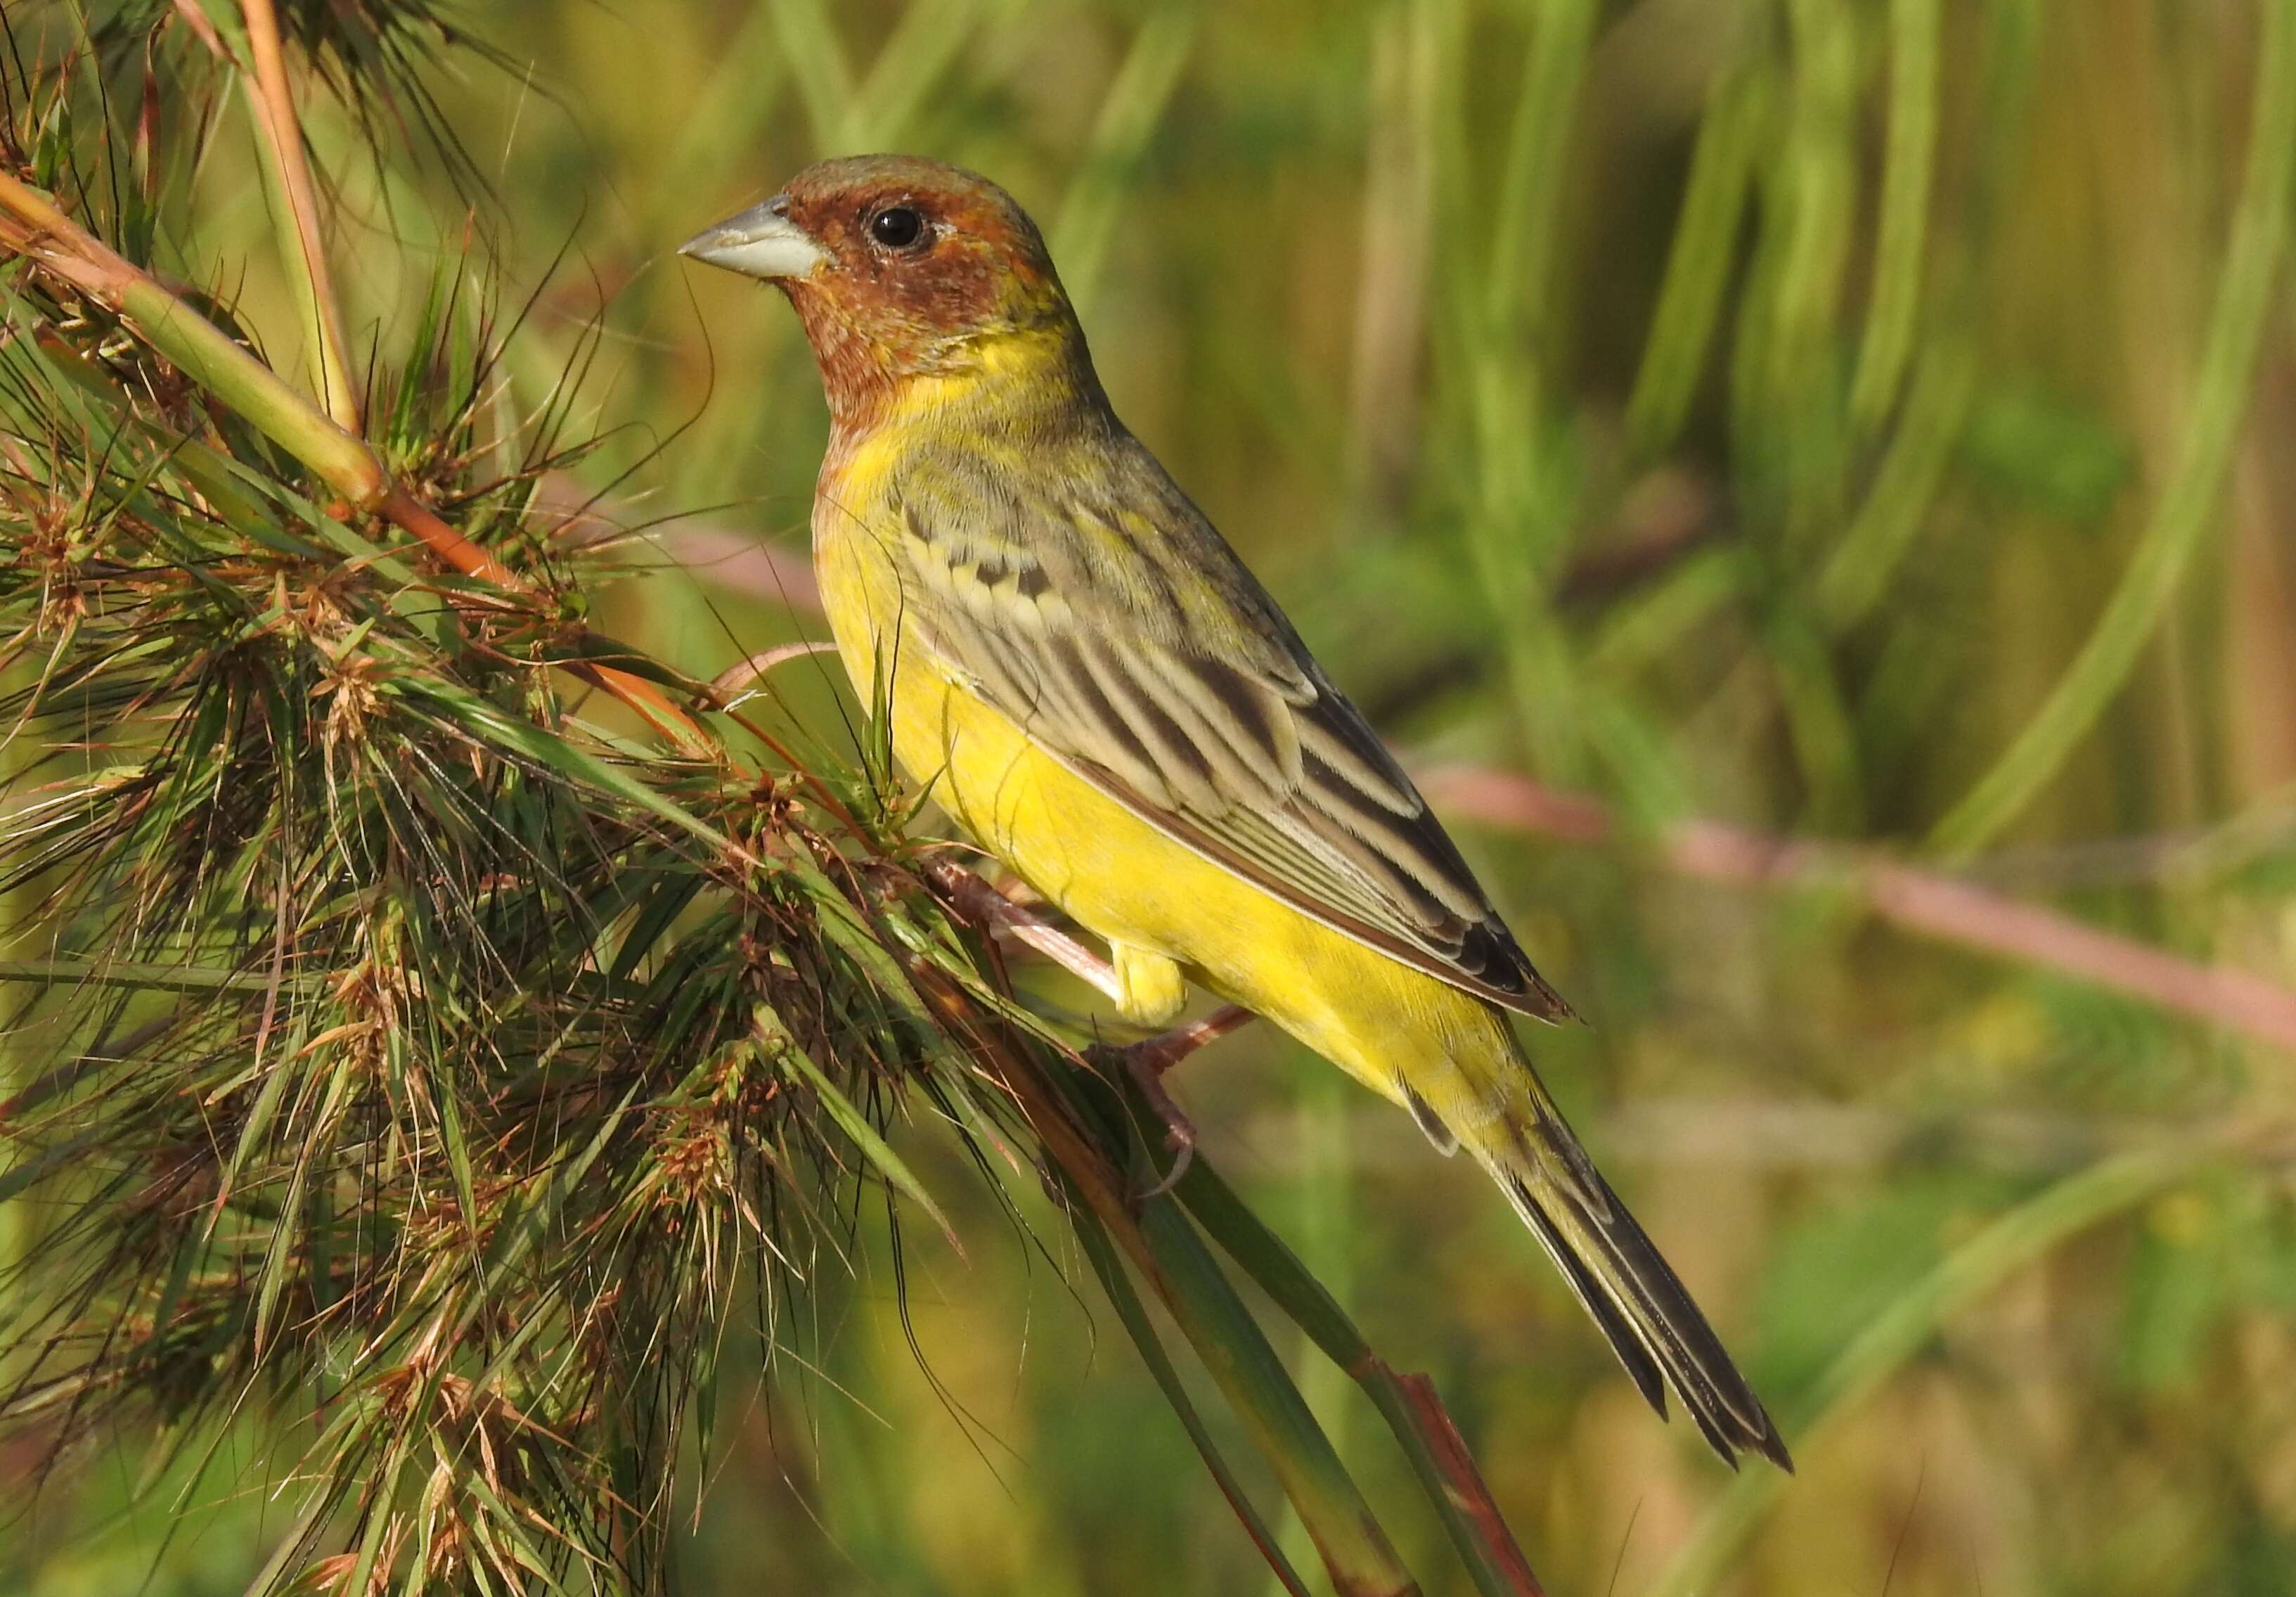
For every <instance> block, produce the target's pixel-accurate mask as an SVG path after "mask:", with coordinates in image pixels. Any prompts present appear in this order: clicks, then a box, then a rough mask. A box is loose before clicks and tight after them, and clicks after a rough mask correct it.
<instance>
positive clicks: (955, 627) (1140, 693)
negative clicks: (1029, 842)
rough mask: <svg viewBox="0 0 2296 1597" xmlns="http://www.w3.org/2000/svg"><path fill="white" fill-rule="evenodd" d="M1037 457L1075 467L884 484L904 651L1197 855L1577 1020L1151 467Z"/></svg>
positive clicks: (1361, 932) (928, 470)
mask: <svg viewBox="0 0 2296 1597" xmlns="http://www.w3.org/2000/svg"><path fill="white" fill-rule="evenodd" d="M1039 464H1040V465H1054V464H1057V465H1065V466H1066V467H1067V468H1068V469H1050V470H1034V471H1029V472H1026V473H1015V472H1010V471H1006V472H1001V473H992V472H990V471H988V469H986V468H985V467H982V466H980V465H976V464H975V463H973V462H971V461H962V462H948V461H931V462H919V463H914V464H913V465H912V466H911V467H910V468H908V469H906V470H904V471H903V472H902V473H900V474H899V476H898V479H897V482H896V484H895V498H896V500H897V502H898V506H899V511H900V516H901V534H900V536H899V538H898V548H899V555H898V559H899V561H900V563H901V564H903V565H904V567H905V568H906V576H907V578H908V580H906V581H905V583H904V585H903V586H904V588H905V589H906V600H905V602H906V605H907V607H908V608H907V614H906V621H907V622H908V624H909V629H910V631H911V633H912V635H913V637H914V640H915V641H916V643H918V644H919V645H921V646H923V647H924V648H925V649H926V651H927V652H928V653H930V654H932V655H933V656H934V657H935V658H936V660H937V661H938V662H939V663H941V664H942V665H943V666H944V667H946V668H947V669H949V670H952V671H955V673H957V674H958V675H959V676H961V677H962V678H963V679H965V680H966V681H967V682H968V683H970V684H971V685H972V687H974V688H975V689H976V690H977V691H978V692H979V693H980V696H982V697H983V698H984V699H986V700H987V701H988V703H989V704H992V705H993V706H995V707H996V709H997V710H998V711H1000V712H1002V713H1004V714H1005V715H1006V716H1007V717H1009V718H1010V719H1011V720H1013V721H1014V722H1015V723H1016V724H1017V725H1019V726H1020V727H1021V729H1022V730H1024V731H1025V732H1026V733H1027V734H1028V736H1029V737H1030V739H1031V740H1032V741H1034V742H1035V743H1037V745H1038V746H1040V747H1042V748H1044V749H1046V751H1048V752H1049V753H1052V754H1054V756H1055V757H1056V758H1058V759H1060V760H1061V761H1062V762H1063V763H1065V764H1066V765H1068V766H1069V767H1070V769H1071V770H1074V771H1076V772H1077V773H1078V775H1080V776H1082V777H1084V778H1086V779H1087V780H1088V781H1090V782H1092V783H1093V784H1094V785H1095V786H1098V787H1099V788H1101V789H1102V790H1103V791H1104V792H1106V793H1107V794H1110V795H1111V796H1112V797H1114V798H1115V799H1117V800H1118V801H1119V803H1123V804H1124V805H1125V806H1126V807H1127V808H1128V809H1129V810H1131V811H1133V812H1134V813H1135V814H1136V815H1138V816H1140V817H1141V818H1142V819H1145V820H1147V821H1148V822H1150V823H1151V824H1152V825H1153V826H1155V827H1158V828H1159V829H1160V830H1161V831H1163V832H1164V833H1165V834H1167V835H1168V836H1171V837H1172V838H1174V839H1175V840H1177V842H1179V843H1182V844H1185V845H1186V846H1187V847H1188V848H1190V849H1192V850H1193V851H1194V852H1197V853H1199V854H1201V856H1203V857H1204V858H1205V859H1207V860H1211V861H1213V862H1214V863H1216V864H1218V865H1221V866H1224V867H1226V868H1227V869H1229V870H1232V871H1234V873H1235V874H1236V875H1237V876H1239V877H1242V878H1244V879H1245V880H1247V881H1249V882H1251V883H1252V884H1254V885H1257V886H1259V887H1261V888H1263V889H1265V890H1266V891H1267V892H1268V893H1273V894H1275V896H1276V897H1278V898H1281V899H1283V901H1286V902H1288V903H1290V904H1292V906H1293V907H1295V908H1297V909H1299V910H1301V911H1302V912H1304V913H1306V914H1308V915H1310V916H1313V917H1314V918H1316V919H1317V920H1319V921H1322V922H1323V923H1324V924H1325V925H1326V926H1331V927H1333V929H1334V930H1337V931H1340V932H1341V933H1344V934H1347V935H1349V936H1350V937H1353V938H1355V939H1357V941H1358V942H1361V943H1366V944H1368V945H1370V946H1371V947H1374V948H1376V949H1379V950H1381V951H1383V952H1385V953H1388V954H1390V955H1391V956H1393V957H1394V958H1396V959H1399V960H1401V961H1403V962H1404V963H1405V964H1407V965H1410V966H1413V967H1416V968H1418V969H1421V970H1423V971H1425V972H1427V973H1428V974H1429V975H1434V976H1437V977H1439V978H1440V979H1441V980H1443V981H1446V982H1448V983H1450V984H1452V985H1454V986H1456V987H1459V988H1462V989H1464V991H1466V992H1472V993H1474V994H1476V995H1477V996H1478V997H1480V998H1484V999H1488V1000H1490V1001H1491V1002H1493V1003H1497V1004H1500V1005H1502V1006H1504V1007H1505V1008H1511V1009H1515V1010H1519V1011H1521V1013H1523V1014H1526V1015H1533V1016H1537V1017H1541V1018H1544V1019H1559V1018H1562V1017H1565V1016H1568V1015H1569V1014H1570V1007H1569V1006H1568V1005H1566V1004H1565V1003H1564V1002H1563V1001H1562V999H1561V998H1560V997H1559V996H1558V995H1557V994H1556V993H1555V992H1554V990H1553V989H1552V988H1550V987H1549V986H1548V985H1547V984H1546V982H1545V981H1544V980H1542V979H1541V978H1540V976H1539V975H1538V972H1537V971H1536V970H1534V969H1533V968H1532V967H1531V964H1530V961H1529V959H1528V958H1527V957H1525V955H1524V954H1523V951H1522V950H1521V947H1520V946H1519V945H1518V944H1517V943H1516V942H1515V940H1514V937H1513V934H1512V933H1510V932H1509V931H1508V930H1507V928H1506V926H1505V924H1504V923H1503V922H1502V921H1501V920H1500V919H1499V917H1498V914H1497V910H1494V909H1493V908H1492V906H1491V903H1490V901H1489V899H1488V898H1487V897H1486V896H1485V895H1484V893H1483V891H1482V889H1481V887H1480V885H1478V884H1477V883H1476V881H1475V879H1474V877H1473V875H1472V872H1470V871H1469V870H1468V868H1467V864H1466V861H1465V860H1463V859H1461V858H1460V856H1459V851H1458V849H1457V848H1456V846H1455V845H1454V844H1452V842H1451V840H1450V838H1449V837H1447V836H1445V834H1444V831H1443V828H1442V827H1441V826H1440V825H1439V823H1438V822H1437V821H1436V819H1435V818H1434V816H1433V815H1432V814H1431V812H1430V811H1429V810H1428V807H1427V802H1426V801H1425V800H1424V799H1423V798H1422V797H1421V796H1420V794H1419V792H1418V789H1417V788H1415V786H1413V785H1412V782H1411V778H1409V777H1407V776H1406V775H1405V774H1404V772H1403V770H1402V769H1401V768H1400V767H1399V766H1398V765H1397V764H1396V762H1395V761H1394V759H1393V758H1392V757H1391V756H1390V754H1389V753H1388V752H1387V750H1386V748H1385V747H1384V746H1382V744H1381V743H1380V740H1379V737H1378V736H1377V734H1375V733H1374V732H1373V730H1372V729H1371V727H1370V725H1369V723H1367V722H1366V721H1365V720H1364V718H1363V715H1362V713H1361V712H1358V711H1357V709H1356V707H1355V706H1354V705H1353V704H1349V702H1348V700H1347V698H1346V697H1345V696H1343V695H1341V693H1340V691H1339V690H1338V689H1337V688H1336V687H1333V685H1332V683H1331V681H1330V680H1329V679H1327V678H1326V677H1325V676H1324V672H1323V671H1322V669H1321V668H1320V667H1319V666H1318V665H1316V662H1315V661H1314V659H1313V658H1312V657H1310V656H1309V654H1308V652H1307V649H1306V646H1304V645H1303V644H1301V643H1300V639H1299V637H1298V635H1297V634H1296V633H1294V632H1293V631H1292V627H1291V624H1290V623H1289V622H1287V621H1286V620H1285V619H1284V617H1283V613H1282V612H1281V611H1280V610H1278V609H1277V608H1276V606H1275V601H1274V600H1273V599H1272V598H1270V597H1268V595H1267V592H1266V590H1265V589H1262V588H1261V587H1260V586H1259V583H1258V582H1257V581H1256V580H1254V579H1253V578H1252V576H1251V573H1250V572H1248V571H1246V570H1245V569H1244V566H1243V564H1242V561H1240V560H1238V559H1237V558H1236V556H1235V554H1234V551H1233V550H1231V549H1230V548H1229V547H1227V544H1226V541H1225V540H1223V539H1221V537H1220V536H1219V534H1218V531H1215V530H1214V529H1213V528H1212V526H1211V524H1210V523H1209V522H1208V521H1206V520H1205V518H1204V516H1203V514H1202V513H1201V511H1199V510H1197V508H1196V507H1195V506H1194V505H1193V504H1192V503H1190V502H1189V500H1188V499H1187V498H1186V496H1185V495H1184V494H1183V493H1181V491H1180V490H1178V489H1177V487H1175V486H1174V485H1173V484H1172V482H1171V480H1170V479H1169V477H1168V476H1166V475H1165V473H1164V472H1163V469H1162V467H1161V466H1160V465H1157V463H1156V462H1155V460H1154V458H1153V457H1151V456H1150V455H1149V454H1148V453H1147V451H1146V450H1145V449H1144V448H1142V447H1141V446H1140V445H1139V444H1138V443H1136V442H1135V441H1134V440H1132V439H1131V438H1130V437H1129V436H1128V435H1126V434H1122V433H1118V434H1116V435H1114V436H1113V437H1112V438H1111V439H1109V440H1105V441H1103V442H1102V443H1100V444H1099V445H1097V446H1096V447H1095V449H1094V451H1093V454H1092V457H1089V458H1087V459H1086V460H1082V461H1072V462H1062V463H1039ZM1016 479H1027V480H1028V481H1018V480H1016ZM1032 483H1042V484H1044V485H1045V486H1043V487H1035V486H1032V485H1031V484H1032Z"/></svg>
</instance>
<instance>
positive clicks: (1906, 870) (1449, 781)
mask: <svg viewBox="0 0 2296 1597" xmlns="http://www.w3.org/2000/svg"><path fill="white" fill-rule="evenodd" d="M1420 781H1421V785H1422V786H1423V787H1424V788H1425V789H1426V791H1427V794H1428V797H1429V798H1430V799H1431V801H1433V802H1434V803H1436V804H1437V805H1438V806H1439V808H1441V809H1442V810H1443V811H1445V812H1446V813H1447V814H1449V815H1452V816H1456V817H1457V818H1459V819H1464V820H1475V821H1480V822H1481V823H1483V824H1484V825H1486V826H1497V827H1507V828H1510V829H1513V830H1517V831H1529V832H1541V833H1545V834H1546V835H1547V836H1553V837H1561V838H1564V839H1567V840H1569V841H1570V842H1574V843H1602V842H1605V841H1608V840H1610V839H1611V838H1612V837H1613V836H1615V835H1616V833H1617V831H1618V829H1619V828H1618V823H1617V822H1616V820H1615V819H1613V818H1612V817H1611V814H1610V813H1609V811H1605V810H1604V809H1603V806H1602V805H1600V804H1598V803H1595V801H1594V800H1592V799H1590V798H1586V797H1583V796H1581V795H1579V794H1568V793H1558V792H1556V791H1555V790H1554V789H1553V788H1551V787H1546V786H1541V785H1540V784H1538V783H1537V782H1534V781H1531V780H1530V779H1529V778H1525V777H1518V776H1513V775H1510V774H1508V773H1505V772H1503V771H1492V770H1476V769H1472V768H1470V767H1464V766H1448V767H1444V768H1442V769H1439V770H1431V771H1428V772H1425V773H1423V775H1422V777H1421V778H1420ZM1655 852H1657V854H1658V856H1659V858H1660V859H1661V860H1664V861H1665V862H1666V864H1667V865H1668V867H1669V868H1671V869H1673V870H1675V871H1677V872H1678V873H1679V874H1681V875H1683V876H1686V877H1698V878H1701V879H1702V880H1705V881H1710V882H1726V883H1730V884H1733V885H1742V886H1750V887H1811V888H1816V887H1833V888H1836V889H1840V888H1848V889H1849V890H1851V891H1853V892H1855V893H1857V894H1858V896H1859V897H1860V898H1862V899H1863V900H1864V901H1865V903H1866V908H1867V909H1868V910H1871V911H1872V912H1873V913H1874V915H1876V916H1878V917H1880V918H1882V919H1883V920H1887V921H1890V922H1891V923H1893V924H1895V925H1898V926H1904V927H1906V928H1907V930H1909V931H1915V932H1919V933H1921V934H1923V935H1925V936H1930V937H1935V938H1938V939H1939V940H1940V941H1943V942H1948V943H1960V944H1962V945H1963V946H1964V947H1967V948H1975V949H1981V950H1983V951H1986V952H1988V953H1994V954H2000V955H2002V956H2004V957H2005V958H2008V959H2019V960H2022V961H2024V962H2026V963H2028V964H2031V965H2038V966H2041V967H2046V968H2047V969H2051V970H2054V971H2058V972H2061V973H2062V974H2064V975H2072V976H2077V977H2079V978H2080V979H2081V980H2084V981H2087V982H2090V983H2094V984H2095V985H2097V986H2100V987H2105V988H2109V989H2111V990H2112V991H2114V992H2121V993H2126V994H2127V995H2128V996H2129V997H2132V998H2136V999H2141V1000H2144V1001H2145V1002H2147V1003H2150V1004H2155V1005H2158V1006H2159V1007H2160V1008H2164V1009H2169V1010H2173V1011H2175V1012H2176V1013H2177V1014H2180V1015H2186V1016H2190V1017H2193V1018H2194V1019H2196V1020H2202V1021H2206V1022H2208V1023H2210V1024H2211V1025H2223V1026H2229V1027H2231V1028H2233V1029H2235V1030H2236V1031H2241V1032H2244V1033H2247V1034H2248V1035H2250V1036H2251V1037H2255V1038H2258V1039H2259V1040H2261V1041H2266V1042H2269V1043H2271V1044H2273V1045H2274V1046H2275V1047H2277V1048H2283V1049H2286V1050H2290V1051H2292V1052H2296V992H2291V991H2290V990H2289V989H2288V988H2286V987H2284V986H2282V985H2280V984H2278V983H2276V982H2272V981H2267V979H2265V978H2264V977H2262V976H2259V975H2251V974H2250V973H2248V972H2246V971H2240V970H2228V969H2225V968H2223V967H2218V966H2210V965H2203V964H2201V963H2199V962H2198V961H2196V960H2192V959H2185V958H2183V957H2182V956H2180V955H2177V954H2172V953H2169V952H2167V951H2163V950H2161V949H2157V948H2152V947H2148V946H2147V945H2145V944H2144V943H2137V942H2134V941H2132V940H2130V939H2128V938H2126V937H2120V936H2116V935H2114V934H2112V933H2111V932H2103V931H2099V930H2098V929H2097V928H2096V927H2095V926H2087V925H2084V924H2083V923H2081V922H2080V921H2078V920H2075V919H2074V918H2071V916H2068V915H2063V914H2061V913H2059V912H2058V911H2056V910H2049V909H2045V908H2043V907H2041V906H2040V905H2038V904H2030V903H2025V902H2022V901H2019V900H2016V899H2011V898H2005V897H2003V896H2002V895H2000V894H1999V893H1992V892H1989V891H1987V890H1986V889H1984V888H1981V887H1978V886H1974V885H1971V884H1970V883H1967V882H1964V881H1959V880H1956V878H1954V877H1948V876H1941V875H1939V874H1938V873H1936V872H1934V871H1926V870H1917V869H1915V868H1913V867H1911V866H1907V865H1899V864H1896V863H1894V862H1892V861H1890V860H1884V859H1881V858H1877V857H1876V856H1875V855H1874V854H1873V853H1872V852H1869V851H1861V850H1857V849H1850V848H1842V847H1838V846H1835V845H1832V844H1821V843H1812V842H1807V841H1798V840H1794V839H1790V838H1783V837H1772V836H1765V835H1763V834H1761V833H1759V832H1751V831H1746V830H1743V829H1742V828H1740V827H1732V826H1727V825H1725V824H1724V823H1722V822H1720V821H1715V820H1687V821H1682V822H1679V823H1677V824H1676V825H1675V826H1673V827H1668V828H1666V829H1665V830H1663V831H1661V833H1660V834H1659V835H1658V836H1657V839H1656V842H1655Z"/></svg>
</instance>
